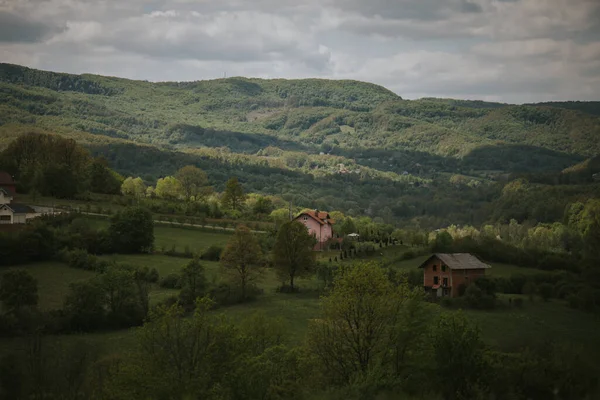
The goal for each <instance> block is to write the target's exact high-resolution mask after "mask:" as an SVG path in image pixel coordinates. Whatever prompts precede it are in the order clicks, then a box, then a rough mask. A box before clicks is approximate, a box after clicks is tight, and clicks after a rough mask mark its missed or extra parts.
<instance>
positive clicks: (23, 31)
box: [0, 9, 56, 43]
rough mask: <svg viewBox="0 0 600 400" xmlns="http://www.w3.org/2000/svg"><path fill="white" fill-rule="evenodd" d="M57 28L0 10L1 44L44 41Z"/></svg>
mask: <svg viewBox="0 0 600 400" xmlns="http://www.w3.org/2000/svg"><path fill="white" fill-rule="evenodd" d="M53 31H56V29H55V28H51V27H50V26H48V25H46V24H44V23H41V22H38V21H33V20H29V19H27V18H24V17H21V16H19V15H17V14H13V13H11V12H7V11H2V10H1V9H0V42H16V43H19V42H20V43H30V42H37V41H40V40H42V39H43V38H44V37H45V36H46V35H48V34H49V33H51V32H53Z"/></svg>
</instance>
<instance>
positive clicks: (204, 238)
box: [86, 218, 231, 254]
mask: <svg viewBox="0 0 600 400" xmlns="http://www.w3.org/2000/svg"><path fill="white" fill-rule="evenodd" d="M86 221H89V224H90V226H91V227H93V228H96V229H98V228H107V227H108V225H109V222H108V220H105V219H97V218H86ZM230 236H231V234H229V233H225V232H210V231H207V230H204V229H194V228H178V227H170V226H161V225H155V226H154V247H155V248H156V249H157V250H162V249H164V250H171V249H172V248H173V246H175V249H176V250H177V251H180V252H182V251H183V250H184V249H185V248H186V246H187V247H188V248H189V249H190V251H192V252H194V253H198V254H201V253H202V252H203V251H204V250H206V249H207V248H208V247H210V246H212V245H217V246H222V247H223V246H225V244H227V241H228V240H229V237H230Z"/></svg>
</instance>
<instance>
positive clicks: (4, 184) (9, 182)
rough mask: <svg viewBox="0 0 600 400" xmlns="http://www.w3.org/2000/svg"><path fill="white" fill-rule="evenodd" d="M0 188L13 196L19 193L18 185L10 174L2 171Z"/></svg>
mask: <svg viewBox="0 0 600 400" xmlns="http://www.w3.org/2000/svg"><path fill="white" fill-rule="evenodd" d="M0 188H2V189H5V190H7V191H9V192H10V193H13V194H14V193H16V192H17V185H16V184H15V181H14V179H13V177H12V176H11V175H10V174H9V173H8V172H4V171H0Z"/></svg>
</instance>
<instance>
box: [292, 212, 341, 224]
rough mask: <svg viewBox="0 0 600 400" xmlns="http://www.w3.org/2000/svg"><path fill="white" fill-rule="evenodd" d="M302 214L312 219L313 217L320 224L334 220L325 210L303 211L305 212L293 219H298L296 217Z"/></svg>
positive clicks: (332, 222)
mask: <svg viewBox="0 0 600 400" xmlns="http://www.w3.org/2000/svg"><path fill="white" fill-rule="evenodd" d="M303 215H308V216H309V217H311V218H312V219H314V220H315V221H317V222H318V223H319V224H321V225H325V224H326V223H328V224H334V223H335V221H334V220H332V219H331V217H330V216H329V213H328V212H326V211H318V210H314V211H313V210H311V211H305V212H303V213H301V214H299V215H298V216H297V217H296V218H294V219H298V218H300V217H301V216H303Z"/></svg>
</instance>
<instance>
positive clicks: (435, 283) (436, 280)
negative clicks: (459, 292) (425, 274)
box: [433, 276, 440, 285]
mask: <svg viewBox="0 0 600 400" xmlns="http://www.w3.org/2000/svg"><path fill="white" fill-rule="evenodd" d="M438 283H440V278H438V277H437V276H434V277H433V284H434V285H437V284H438Z"/></svg>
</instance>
